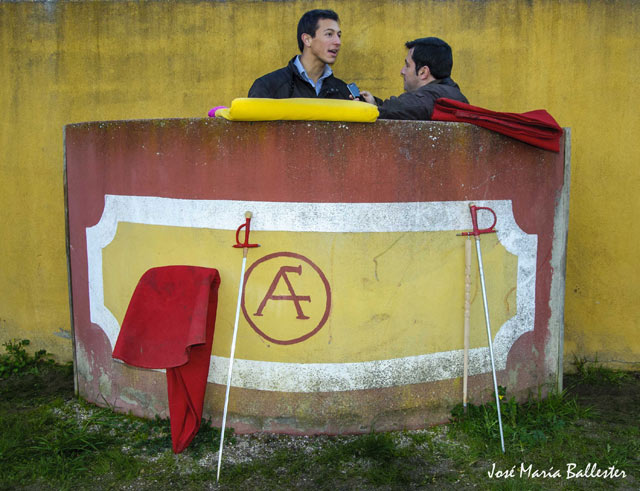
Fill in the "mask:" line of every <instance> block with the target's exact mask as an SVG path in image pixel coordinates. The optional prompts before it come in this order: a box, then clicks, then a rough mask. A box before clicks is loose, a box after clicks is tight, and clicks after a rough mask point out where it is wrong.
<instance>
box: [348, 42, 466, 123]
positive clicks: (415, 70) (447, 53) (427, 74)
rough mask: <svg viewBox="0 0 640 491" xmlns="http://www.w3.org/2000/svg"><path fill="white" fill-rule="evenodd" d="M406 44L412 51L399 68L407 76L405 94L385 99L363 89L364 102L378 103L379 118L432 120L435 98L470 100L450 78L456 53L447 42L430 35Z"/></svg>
mask: <svg viewBox="0 0 640 491" xmlns="http://www.w3.org/2000/svg"><path fill="white" fill-rule="evenodd" d="M405 46H406V47H407V48H408V49H409V53H407V57H406V58H405V61H404V66H403V67H402V70H401V71H400V74H401V75H402V77H403V78H404V90H405V92H404V94H401V95H400V96H398V97H390V98H389V99H387V100H385V101H382V100H380V99H378V98H377V97H373V96H372V95H371V93H369V92H367V91H365V90H363V91H361V95H362V96H363V97H364V100H365V101H367V102H369V103H371V104H376V105H377V106H378V109H379V110H380V116H379V118H378V119H419V120H430V119H431V115H432V114H433V106H434V104H435V102H436V99H439V98H441V97H445V98H447V99H454V100H456V101H460V102H465V103H468V102H469V101H468V100H467V98H466V97H465V96H464V95H462V92H460V87H458V84H456V83H455V82H454V81H453V80H451V78H450V75H451V68H452V67H453V55H452V53H451V47H450V46H449V45H448V44H447V43H445V42H444V41H443V40H442V39H439V38H435V37H428V38H420V39H416V40H414V41H409V42H407V43H406V44H405Z"/></svg>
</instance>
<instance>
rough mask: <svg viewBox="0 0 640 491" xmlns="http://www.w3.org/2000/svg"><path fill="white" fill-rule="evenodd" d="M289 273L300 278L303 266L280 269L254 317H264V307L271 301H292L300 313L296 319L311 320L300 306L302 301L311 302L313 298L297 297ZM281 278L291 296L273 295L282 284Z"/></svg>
mask: <svg viewBox="0 0 640 491" xmlns="http://www.w3.org/2000/svg"><path fill="white" fill-rule="evenodd" d="M287 273H297V274H298V276H300V275H301V274H302V265H299V266H298V267H296V266H282V267H281V268H280V270H279V271H278V273H277V274H276V276H275V278H273V281H272V282H271V286H270V287H269V290H268V291H267V294H266V295H265V296H264V298H263V299H262V302H260V306H259V307H258V310H257V312H256V313H255V314H253V315H255V316H262V311H263V310H264V307H265V306H266V305H267V302H268V301H269V300H290V301H292V302H293V303H294V305H295V307H296V312H297V313H298V315H297V316H296V319H308V318H309V317H307V316H306V315H304V312H303V311H302V307H301V306H300V302H301V301H305V302H311V297H310V296H302V295H296V292H295V291H294V290H293V285H292V284H291V281H289V277H288V276H287ZM280 278H282V279H283V280H284V282H285V284H286V285H287V289H288V290H289V293H290V295H274V294H273V292H275V291H276V288H277V286H278V283H279V282H280Z"/></svg>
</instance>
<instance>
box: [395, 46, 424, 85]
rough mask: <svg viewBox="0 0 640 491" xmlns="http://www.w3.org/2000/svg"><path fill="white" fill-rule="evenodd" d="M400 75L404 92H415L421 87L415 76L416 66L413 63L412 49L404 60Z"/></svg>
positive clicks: (418, 79)
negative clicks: (402, 79)
mask: <svg viewBox="0 0 640 491" xmlns="http://www.w3.org/2000/svg"><path fill="white" fill-rule="evenodd" d="M400 74H401V75H402V77H403V78H404V91H405V92H411V91H412V90H416V89H418V88H419V87H420V85H421V80H420V78H419V77H418V75H417V74H416V64H415V62H414V61H413V48H411V49H410V50H409V52H408V53H407V57H406V58H405V59H404V65H403V66H402V70H400Z"/></svg>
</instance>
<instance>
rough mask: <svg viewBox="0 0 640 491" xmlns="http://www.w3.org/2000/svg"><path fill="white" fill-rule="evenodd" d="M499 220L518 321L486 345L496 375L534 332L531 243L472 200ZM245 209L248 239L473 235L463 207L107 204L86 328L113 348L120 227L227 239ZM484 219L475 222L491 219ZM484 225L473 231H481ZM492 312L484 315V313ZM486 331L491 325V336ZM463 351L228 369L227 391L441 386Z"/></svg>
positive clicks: (474, 356) (118, 199) (480, 362)
mask: <svg viewBox="0 0 640 491" xmlns="http://www.w3.org/2000/svg"><path fill="white" fill-rule="evenodd" d="M473 203H475V204H476V205H477V206H488V207H490V208H492V209H493V210H494V211H495V212H496V215H497V216H498V225H497V226H496V228H497V229H498V240H499V241H500V243H501V244H502V245H503V246H504V247H505V249H506V250H507V251H509V252H510V253H512V254H514V255H515V256H517V257H518V280H517V294H516V303H517V313H516V315H515V316H513V317H511V318H510V319H509V320H507V321H506V322H505V323H504V324H503V325H502V326H500V328H499V330H498V332H497V335H496V336H495V340H494V344H493V347H494V356H495V362H496V369H498V370H502V369H504V368H505V367H506V363H507V355H508V353H509V350H510V349H511V347H512V346H513V343H515V341H516V340H517V339H518V338H519V337H520V336H522V335H523V334H524V333H526V332H528V331H532V330H533V328H534V319H535V291H536V260H537V250H538V237H537V236H536V235H530V234H527V233H525V232H524V231H523V230H522V229H520V227H519V226H518V224H517V223H516V221H515V218H514V216H513V210H512V205H511V200H486V201H474V202H473ZM247 209H250V210H252V212H253V216H254V221H253V222H252V224H251V226H252V229H253V230H270V231H290V232H335V233H345V232H351V233H358V232H421V231H428V232H439V231H455V230H464V229H471V228H472V225H471V217H470V214H469V202H468V201H440V202H410V203H290V202H270V201H222V200H182V199H172V198H158V197H146V196H116V195H105V206H104V212H103V214H102V217H101V218H100V221H99V222H98V224H96V225H95V226H93V227H88V228H87V259H88V270H89V302H90V312H91V322H93V323H94V324H97V325H98V326H100V327H101V328H102V330H103V331H104V332H105V334H106V335H107V337H108V338H109V341H110V342H111V346H112V347H113V346H114V345H115V342H116V339H117V337H118V333H119V331H120V325H119V323H118V321H117V319H116V318H115V316H114V315H113V314H112V313H111V312H110V311H109V309H108V308H107V307H106V306H105V305H104V282H103V276H102V249H103V248H105V247H106V246H107V245H108V244H109V243H111V241H112V240H113V239H114V237H115V234H116V229H117V226H118V223H119V222H130V223H141V224H147V225H167V226H174V227H188V228H210V229H218V230H235V229H236V228H237V226H238V217H239V216H240V217H242V216H244V213H245V211H246V210H247ZM487 215H489V214H487V213H485V214H481V216H480V218H481V219H486V218H489V217H488V216H487ZM489 225H490V223H480V227H488V226H489ZM489 308H491V306H490V307H489ZM492 328H493V330H494V332H495V329H496V326H493V327H492ZM462 354H463V352H462V350H454V351H446V352H441V353H430V354H426V355H420V356H409V357H404V358H394V359H390V360H380V361H369V362H360V363H307V364H299V363H278V362H265V361H253V360H242V359H236V360H234V373H233V380H232V385H233V386H235V387H242V388H247V389H257V390H271V391H283V392H333V391H344V390H360V389H373V388H380V387H392V386H398V385H408V384H416V383H424V382H431V381H435V380H446V379H451V378H455V377H460V376H462ZM228 363H229V359H228V358H223V357H218V356H212V357H211V369H210V371H209V382H213V383H217V384H225V383H226V381H225V374H226V373H227V366H228ZM490 370H491V364H490V361H489V353H488V348H476V349H472V350H470V352H469V373H470V375H475V374H479V373H487V372H489V371H490Z"/></svg>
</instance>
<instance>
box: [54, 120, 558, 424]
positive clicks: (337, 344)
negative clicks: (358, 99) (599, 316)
mask: <svg viewBox="0 0 640 491" xmlns="http://www.w3.org/2000/svg"><path fill="white" fill-rule="evenodd" d="M66 128H67V129H66V132H65V135H66V145H65V148H66V169H67V173H66V175H67V183H68V187H67V190H68V191H67V195H68V208H69V237H70V251H71V255H70V257H71V272H72V284H73V313H74V328H75V339H76V352H77V361H78V363H77V364H76V374H77V376H78V378H77V380H78V387H79V392H80V394H81V395H82V396H83V397H85V398H86V399H87V400H89V401H93V402H95V403H97V404H100V405H105V404H106V405H109V406H110V407H113V408H117V410H119V411H123V412H129V411H131V412H133V413H136V414H140V415H145V416H155V415H157V414H161V415H166V412H167V403H166V394H167V392H166V389H165V387H164V385H165V384H164V383H163V379H164V375H163V374H162V373H159V372H155V371H151V370H141V369H139V368H132V367H130V366H125V365H123V364H122V363H117V362H114V361H113V360H112V356H111V354H112V349H113V346H115V345H116V339H117V340H118V343H123V342H125V341H122V339H123V338H121V336H122V334H123V331H122V330H123V329H126V328H127V327H125V324H127V322H125V321H124V319H125V318H126V317H127V318H129V319H131V317H130V316H131V315H132V311H134V310H135V308H134V309H132V308H131V299H132V293H133V291H134V289H136V285H137V284H139V283H138V281H139V280H140V278H141V277H142V275H143V274H144V273H145V271H147V270H149V269H150V268H155V267H165V266H173V265H182V266H188V267H193V266H196V267H204V268H213V269H217V270H218V272H219V275H220V280H221V282H220V286H219V290H218V308H217V317H216V320H215V334H214V336H213V350H212V355H211V357H210V360H209V361H210V370H209V373H208V375H209V377H208V382H209V383H210V385H209V386H208V388H207V391H206V393H207V397H206V401H205V411H206V412H207V413H208V415H210V416H211V417H212V418H213V420H214V421H215V422H217V423H219V422H220V417H221V413H222V407H221V404H222V402H223V401H224V396H223V392H224V386H225V384H226V374H227V371H228V363H229V353H230V346H231V339H232V333H233V331H234V321H235V312H236V310H235V309H236V302H237V286H238V284H239V282H240V271H239V264H240V262H241V261H240V256H241V253H240V250H239V249H237V248H233V247H231V246H232V245H233V244H234V243H235V233H234V232H235V230H236V227H237V226H238V225H240V224H241V223H244V213H245V211H247V210H250V211H251V212H253V221H252V223H251V237H250V238H251V242H254V243H259V244H260V247H259V248H254V249H251V251H250V253H249V257H248V258H247V263H246V266H247V269H246V275H245V284H244V294H243V297H242V304H241V306H242V315H241V316H240V318H239V323H238V335H237V347H236V348H237V349H236V350H235V363H234V371H233V378H232V385H233V387H234V391H233V396H232V399H231V405H230V419H229V422H230V424H232V425H233V426H234V428H235V429H236V430H237V431H256V430H268V431H286V432H302V433H327V432H328V433H345V432H347V433H348V432H368V431H371V430H373V429H376V430H381V429H402V428H419V427H423V426H424V425H425V424H429V423H437V422H442V421H446V420H447V416H448V415H449V414H450V411H451V409H452V407H453V406H454V405H455V404H457V403H459V402H460V401H461V400H462V393H463V390H462V383H461V382H462V375H463V359H464V336H463V332H464V329H463V326H464V308H463V305H464V290H465V281H464V279H465V273H464V263H465V261H464V249H465V241H466V240H467V239H465V238H464V237H461V236H458V235H457V233H459V232H462V231H464V230H469V229H471V227H472V221H471V216H470V213H469V204H470V203H471V202H473V203H476V204H477V205H478V206H486V207H490V208H491V209H492V210H494V211H495V214H496V220H497V226H496V229H497V233H496V234H487V235H483V236H482V237H481V240H480V245H481V250H483V253H482V256H483V258H484V271H485V279H486V284H487V288H486V290H487V302H488V305H489V311H490V317H491V324H492V337H493V351H494V357H495V367H496V370H497V372H498V373H497V380H498V383H499V384H500V385H502V386H505V387H507V390H508V392H509V393H510V394H512V395H515V396H517V397H519V398H526V397H527V396H529V395H530V394H531V393H536V392H537V391H538V390H539V389H541V390H543V391H546V390H547V389H548V388H549V387H555V386H556V384H557V383H558V381H559V380H561V377H559V374H560V373H561V367H560V365H561V364H560V360H561V358H562V353H561V350H560V348H561V344H560V342H559V341H560V340H561V333H562V327H563V326H562V317H563V303H562V301H561V297H562V296H563V295H562V294H563V292H564V271H563V267H562V266H563V265H564V261H565V258H566V239H567V236H566V223H567V217H568V209H567V198H568V196H567V181H568V178H569V172H568V170H569V169H568V167H567V166H565V165H564V164H565V159H564V157H565V154H564V152H563V151H562V150H563V143H564V139H563V141H561V151H560V152H559V153H555V152H549V151H546V150H542V149H539V148H535V147H532V146H530V145H527V144H524V143H521V142H517V141H515V140H513V139H510V138H506V137H503V136H501V135H498V134H496V133H492V132H490V131H486V130H484V129H481V128H477V127H475V126H471V125H465V124H455V123H453V124H450V123H437V122H422V121H378V122H376V123H374V124H365V123H341V122H334V123H330V122H314V123H311V122H307V121H296V122H290V121H285V122H272V123H271V122H258V123H246V122H245V123H243V122H229V121H225V120H221V119H216V120H206V119H204V120H203V119H172V120H152V121H149V120H147V121H129V122H127V121H124V122H122V121H113V122H94V123H81V124H75V125H69V126H67V127H66ZM371 141H376V142H378V145H370V142H371ZM478 220H479V226H480V227H481V228H487V227H490V226H491V223H492V222H491V220H492V216H491V214H490V213H489V212H488V211H480V212H479V214H478ZM469 241H470V242H471V240H470V239H469ZM470 245H471V244H470ZM472 271H473V274H472V275H471V277H472V278H471V282H470V283H471V288H470V290H471V296H470V303H471V307H470V325H471V328H470V336H469V344H470V350H469V373H470V375H471V376H470V380H469V395H470V400H471V401H473V402H475V403H477V402H479V401H484V400H487V399H490V398H491V397H492V377H491V370H492V369H491V363H490V360H491V356H490V355H489V352H488V348H487V345H488V342H487V335H486V329H485V320H484V312H483V295H482V292H481V287H480V280H479V274H478V272H477V271H478V269H477V267H476V266H475V263H474V265H473V269H472ZM179 285H180V284H178V285H176V284H175V283H173V282H172V281H165V282H163V283H158V282H153V286H150V287H149V288H150V289H152V290H153V291H154V292H156V293H157V294H159V295H160V294H163V295H164V297H163V300H160V305H162V306H167V305H171V301H172V300H171V299H172V298H175V297H173V295H174V294H175V290H181V289H180V288H179ZM176 286H178V287H176ZM169 292H171V293H169ZM559 299H560V301H559ZM194 300H195V299H194V298H181V299H180V303H179V304H178V305H174V307H173V308H172V309H170V311H169V312H168V313H167V314H166V315H167V316H168V317H170V318H174V317H173V316H174V314H175V313H176V312H184V310H185V309H189V306H190V305H193V302H194ZM149 305H150V304H149V303H145V308H153V307H149ZM138 307H140V305H138ZM125 313H126V315H125ZM194 317H195V315H194V316H191V315H190V316H188V317H187V318H188V319H189V321H187V322H186V323H185V324H181V323H176V324H172V325H171V328H172V329H175V330H177V332H185V331H186V330H188V331H189V332H190V333H191V332H194V331H195V332H199V331H197V330H196V329H197V327H200V328H201V329H202V330H204V326H203V325H202V324H199V325H197V326H194V324H193V318H194ZM138 319H139V320H138V321H136V322H135V328H134V329H135V330H136V333H137V334H138V333H141V332H142V331H143V329H142V328H143V326H145V324H146V329H145V331H146V333H147V335H142V334H140V335H139V336H138V335H137V334H136V335H135V336H133V337H129V341H127V342H125V343H126V344H127V349H128V350H131V352H134V353H135V354H136V355H138V354H140V355H142V357H141V359H139V360H138V361H139V364H136V366H142V367H149V366H153V367H154V368H161V367H166V366H167V365H166V363H167V361H166V360H167V358H168V356H170V353H171V349H169V348H168V347H167V346H166V345H167V336H160V337H159V332H163V333H164V332H165V331H161V329H162V328H161V327H159V325H158V324H159V322H157V321H150V320H148V317H147V316H146V315H139V317H138ZM128 324H129V329H130V328H131V327H132V325H131V324H132V323H131V321H129V322H128ZM121 326H123V327H122V329H121ZM169 332H175V331H169ZM128 334H129V336H131V331H128ZM125 336H126V334H125ZM173 346H175V344H172V347H173ZM183 350H184V347H183V346H180V345H178V353H180V354H183V353H184V351H183ZM154 351H156V352H157V351H160V353H161V356H160V358H161V360H162V361H161V362H160V363H159V366H158V365H150V357H149V356H148V353H149V352H154ZM207 355H208V354H207ZM208 358H209V357H208V356H207V358H206V359H205V362H206V361H207V359H208ZM205 366H206V364H205ZM200 380H201V383H202V385H203V386H204V384H205V377H204V373H203V374H202V378H201V379H200Z"/></svg>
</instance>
